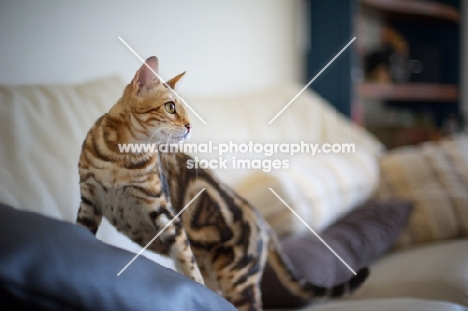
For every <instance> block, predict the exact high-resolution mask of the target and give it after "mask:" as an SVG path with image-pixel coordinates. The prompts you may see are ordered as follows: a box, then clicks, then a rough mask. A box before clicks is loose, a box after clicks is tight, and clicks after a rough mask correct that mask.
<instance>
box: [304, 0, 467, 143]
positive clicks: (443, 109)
mask: <svg viewBox="0 0 468 311" xmlns="http://www.w3.org/2000/svg"><path fill="white" fill-rule="evenodd" d="M309 4H310V14H311V17H310V19H311V26H310V32H311V33H310V46H311V50H310V53H309V55H308V67H307V68H308V71H307V78H308V79H309V80H310V78H311V77H313V75H314V74H315V73H316V72H317V71H318V70H317V69H318V68H319V66H318V64H317V63H322V64H323V62H325V60H326V57H329V55H333V54H334V53H336V52H335V51H336V50H337V49H338V48H340V45H341V46H342V45H344V44H346V42H348V41H349V39H350V38H352V37H353V36H356V38H357V40H356V42H355V44H353V45H352V46H351V48H350V50H349V51H346V52H345V53H343V54H344V55H342V56H340V58H342V59H341V60H339V59H337V61H336V62H337V63H338V64H336V65H335V66H334V67H333V66H330V68H328V69H327V71H328V70H329V71H330V72H329V73H325V72H324V74H323V75H324V77H323V78H322V81H316V82H318V83H316V82H314V83H313V84H312V86H311V87H312V88H313V89H314V90H315V91H317V92H318V93H319V94H320V95H322V96H323V97H325V98H326V99H328V100H329V101H330V102H331V103H332V104H334V105H335V107H336V108H337V109H338V110H339V111H340V112H342V113H344V114H346V115H348V116H349V117H351V118H352V119H353V120H354V121H355V122H357V123H359V124H361V125H362V126H363V127H365V128H367V129H368V130H369V131H371V132H372V133H374V134H375V135H376V136H377V138H379V139H380V140H381V141H382V142H383V143H384V144H385V145H386V146H387V147H388V148H394V147H398V146H401V145H409V144H416V143H419V142H423V141H427V140H437V139H439V138H440V137H442V136H443V135H445V134H449V133H451V132H453V131H457V130H458V129H459V128H461V125H462V123H463V120H462V113H461V111H460V104H459V100H460V99H459V76H460V67H461V53H460V44H461V38H460V32H461V30H460V23H461V16H460V5H461V1H460V0H351V1H341V0H328V1H317V0H310V1H309ZM332 17H333V23H334V24H333V25H332V24H331V23H330V22H329V21H330V19H331V18H332ZM324 25H326V26H327V27H328V29H325V26H324ZM332 33H333V37H332V36H331V34H332ZM338 60H339V62H338ZM317 80H319V79H317ZM330 81H333V82H336V83H330ZM315 83H316V85H315V86H314V84H315ZM337 85H338V86H337ZM347 85H349V88H348V87H347ZM338 87H339V89H337V88H338Z"/></svg>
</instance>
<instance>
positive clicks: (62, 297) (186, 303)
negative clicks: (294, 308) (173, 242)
mask: <svg viewBox="0 0 468 311" xmlns="http://www.w3.org/2000/svg"><path fill="white" fill-rule="evenodd" d="M133 256H134V254H132V253H129V252H127V251H124V250H122V249H119V248H115V247H112V246H108V245H106V244H103V243H102V242H100V241H98V240H97V239H95V237H94V236H93V235H92V234H91V233H90V232H89V231H88V230H87V229H86V228H84V227H81V226H77V225H72V224H69V223H66V222H63V221H58V220H54V219H52V218H48V217H45V216H42V215H40V214H37V213H31V212H24V211H18V210H15V209H13V208H11V207H7V206H4V205H1V204H0V309H1V310H102V311H105V310H109V311H110V310H112V311H114V310H168V311H169V310H214V311H218V310H235V309H234V307H233V306H232V305H230V304H229V303H228V302H227V301H225V300H224V299H223V298H221V297H220V296H218V295H217V294H215V293H214V292H212V291H211V290H209V289H207V288H206V287H204V286H202V285H200V284H198V283H196V282H194V281H192V280H190V279H189V278H187V277H185V276H183V275H181V274H179V273H177V272H174V271H172V270H170V269H167V268H164V267H162V266H160V265H158V264H156V263H154V262H151V261H149V260H147V259H146V258H144V257H140V258H137V259H136V260H135V261H134V262H133V263H132V264H131V265H130V266H129V267H128V268H127V269H126V270H125V271H124V272H123V273H122V274H121V275H120V276H117V273H118V272H119V271H120V270H121V269H122V268H123V267H124V266H125V265H126V264H127V263H128V262H129V261H130V260H131V259H132V258H133Z"/></svg>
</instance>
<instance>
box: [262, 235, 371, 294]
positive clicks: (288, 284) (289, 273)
mask: <svg viewBox="0 0 468 311" xmlns="http://www.w3.org/2000/svg"><path fill="white" fill-rule="evenodd" d="M268 264H269V265H270V266H271V268H272V269H273V271H275V273H276V275H277V277H278V279H279V280H280V282H281V283H282V284H283V286H284V287H285V288H286V289H288V290H289V292H291V293H292V294H294V295H296V296H299V297H301V298H303V299H306V300H310V299H313V298H324V297H341V296H345V295H347V294H349V293H351V292H353V291H354V290H355V289H356V288H358V287H359V286H360V285H361V284H362V283H363V282H364V281H365V280H366V278H367V277H368V275H369V269H368V268H363V269H361V270H359V271H358V272H357V274H356V275H355V276H353V277H352V278H351V279H349V280H348V281H346V282H343V283H341V284H338V285H335V286H332V287H323V286H319V285H316V284H313V283H310V282H308V281H306V280H304V279H303V278H301V277H300V276H299V274H298V273H297V272H296V270H295V269H294V267H293V266H292V264H291V262H290V261H289V259H288V258H287V257H286V255H285V253H284V252H283V251H282V249H281V245H280V244H279V241H278V238H277V237H276V235H275V234H270V241H269V245H268Z"/></svg>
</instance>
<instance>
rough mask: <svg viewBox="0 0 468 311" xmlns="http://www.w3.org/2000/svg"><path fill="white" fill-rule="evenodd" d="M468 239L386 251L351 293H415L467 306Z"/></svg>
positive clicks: (371, 295)
mask: <svg viewBox="0 0 468 311" xmlns="http://www.w3.org/2000/svg"><path fill="white" fill-rule="evenodd" d="M467 258H468V239H464V240H455V241H445V242H435V243H431V244H428V245H424V246H420V247H415V248H412V249H408V250H400V251H398V252H396V253H394V254H389V255H386V256H385V257H383V258H382V259H381V260H379V261H378V262H377V263H376V264H375V265H373V266H372V267H371V271H372V273H371V275H370V277H369V278H368V279H367V281H366V282H365V283H364V284H363V286H362V287H361V288H360V289H358V290H357V291H356V293H355V294H354V295H353V296H352V297H351V298H353V299H363V298H389V297H415V298H423V299H437V300H445V301H451V302H455V303H458V304H461V305H464V306H468V260H467Z"/></svg>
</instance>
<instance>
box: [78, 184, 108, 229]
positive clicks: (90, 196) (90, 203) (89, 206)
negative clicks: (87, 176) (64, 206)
mask: <svg viewBox="0 0 468 311" xmlns="http://www.w3.org/2000/svg"><path fill="white" fill-rule="evenodd" d="M95 189H96V186H95V185H94V184H90V183H86V182H82V183H80V192H81V202H80V208H79V209H78V214H77V216H76V223H77V224H79V225H82V226H84V227H86V228H88V229H89V231H91V232H92V233H93V234H96V232H97V230H98V227H99V225H100V224H101V220H102V212H101V209H100V207H99V206H98V205H97V203H96V198H95Z"/></svg>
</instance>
